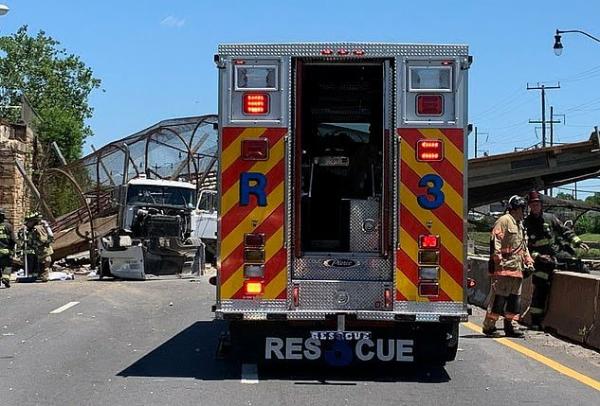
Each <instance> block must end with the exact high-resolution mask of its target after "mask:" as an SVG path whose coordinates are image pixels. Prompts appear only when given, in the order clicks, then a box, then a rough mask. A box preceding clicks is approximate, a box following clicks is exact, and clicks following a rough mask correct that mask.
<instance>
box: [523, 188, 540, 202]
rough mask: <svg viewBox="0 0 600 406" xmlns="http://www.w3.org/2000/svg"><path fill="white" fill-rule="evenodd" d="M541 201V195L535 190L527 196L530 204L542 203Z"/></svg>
mask: <svg viewBox="0 0 600 406" xmlns="http://www.w3.org/2000/svg"><path fill="white" fill-rule="evenodd" d="M541 200H542V199H540V194H539V193H538V192H536V191H535V190H532V191H531V192H529V195H528V196H527V202H528V203H533V202H540V201H541Z"/></svg>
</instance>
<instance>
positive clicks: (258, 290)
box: [244, 280, 263, 295]
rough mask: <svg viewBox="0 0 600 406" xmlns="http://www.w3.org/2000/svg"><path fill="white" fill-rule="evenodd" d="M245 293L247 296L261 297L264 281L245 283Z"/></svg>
mask: <svg viewBox="0 0 600 406" xmlns="http://www.w3.org/2000/svg"><path fill="white" fill-rule="evenodd" d="M244 291H245V292H246V294H247V295H260V294H262V293H263V283H262V281H253V280H248V281H245V282H244Z"/></svg>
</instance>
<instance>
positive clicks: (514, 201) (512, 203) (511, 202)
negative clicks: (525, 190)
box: [508, 195, 527, 210]
mask: <svg viewBox="0 0 600 406" xmlns="http://www.w3.org/2000/svg"><path fill="white" fill-rule="evenodd" d="M525 207H527V203H525V199H523V198H522V197H521V196H519V195H514V196H512V197H511V198H510V199H508V209H509V210H517V209H525Z"/></svg>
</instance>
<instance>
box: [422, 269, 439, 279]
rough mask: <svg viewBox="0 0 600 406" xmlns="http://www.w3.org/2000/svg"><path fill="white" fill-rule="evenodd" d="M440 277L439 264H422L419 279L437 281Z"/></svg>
mask: <svg viewBox="0 0 600 406" xmlns="http://www.w3.org/2000/svg"><path fill="white" fill-rule="evenodd" d="M439 278H440V268H438V267H437V266H420V267H419V279H425V280H430V281H437V280H438V279H439Z"/></svg>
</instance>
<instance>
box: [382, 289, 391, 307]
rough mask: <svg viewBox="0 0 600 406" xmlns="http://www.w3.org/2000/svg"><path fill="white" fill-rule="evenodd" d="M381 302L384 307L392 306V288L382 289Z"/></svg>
mask: <svg viewBox="0 0 600 406" xmlns="http://www.w3.org/2000/svg"><path fill="white" fill-rule="evenodd" d="M383 299H384V300H383V303H384V306H385V308H386V309H390V308H391V307H392V304H393V303H392V290H391V289H390V288H385V289H384V291H383Z"/></svg>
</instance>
